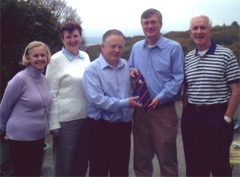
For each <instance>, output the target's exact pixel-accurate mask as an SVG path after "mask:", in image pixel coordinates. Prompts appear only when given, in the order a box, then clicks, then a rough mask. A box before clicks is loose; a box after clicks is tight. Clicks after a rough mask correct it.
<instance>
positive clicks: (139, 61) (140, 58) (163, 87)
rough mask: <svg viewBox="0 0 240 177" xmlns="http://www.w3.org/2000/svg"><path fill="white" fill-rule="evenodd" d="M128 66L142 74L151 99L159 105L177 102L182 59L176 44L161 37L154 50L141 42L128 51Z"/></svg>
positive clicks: (180, 83)
mask: <svg viewBox="0 0 240 177" xmlns="http://www.w3.org/2000/svg"><path fill="white" fill-rule="evenodd" d="M129 65H130V68H131V69H132V68H137V69H138V70H139V71H140V72H141V73H142V75H143V77H144V78H145V81H146V83H147V87H148V89H149V92H150V95H151V98H155V97H157V98H158V99H159V100H160V104H163V103H166V102H172V101H176V100H178V99H180V97H181V86H182V82H183V79H184V55H183V51H182V47H181V45H180V44H179V43H177V42H175V41H172V40H169V39H167V38H165V37H163V36H162V35H161V37H160V39H159V40H158V42H157V43H156V45H155V46H148V45H147V42H146V40H141V41H139V42H137V43H136V44H134V46H133V48H132V52H131V55H130V58H129Z"/></svg>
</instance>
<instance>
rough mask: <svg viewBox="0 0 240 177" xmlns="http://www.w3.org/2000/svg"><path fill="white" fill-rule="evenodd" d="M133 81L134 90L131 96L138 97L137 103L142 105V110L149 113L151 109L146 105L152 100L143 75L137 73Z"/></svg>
mask: <svg viewBox="0 0 240 177" xmlns="http://www.w3.org/2000/svg"><path fill="white" fill-rule="evenodd" d="M134 80H135V89H134V91H133V95H134V96H139V102H140V103H142V105H143V109H144V110H145V111H147V112H150V111H151V110H152V107H148V105H149V104H150V103H151V102H152V99H151V97H150V94H149V90H148V88H147V84H146V82H145V80H144V77H143V75H142V74H141V73H139V75H137V76H135V78H134Z"/></svg>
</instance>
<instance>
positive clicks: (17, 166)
mask: <svg viewBox="0 0 240 177" xmlns="http://www.w3.org/2000/svg"><path fill="white" fill-rule="evenodd" d="M9 149H10V154H11V158H12V163H13V169H14V176H25V177H26V176H29V177H30V176H31V177H32V176H34V177H37V176H41V167H42V161H43V149H44V139H41V140H36V141H15V140H9Z"/></svg>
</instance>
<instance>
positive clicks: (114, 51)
mask: <svg viewBox="0 0 240 177" xmlns="http://www.w3.org/2000/svg"><path fill="white" fill-rule="evenodd" d="M124 44H125V40H124V38H123V36H121V35H118V34H112V35H110V36H109V37H108V38H107V39H106V40H105V42H104V43H103V44H102V45H101V51H102V55H103V57H104V58H105V59H106V61H107V62H108V63H109V64H110V65H111V66H113V67H116V66H117V64H118V60H119V58H120V57H121V55H122V53H123V48H124Z"/></svg>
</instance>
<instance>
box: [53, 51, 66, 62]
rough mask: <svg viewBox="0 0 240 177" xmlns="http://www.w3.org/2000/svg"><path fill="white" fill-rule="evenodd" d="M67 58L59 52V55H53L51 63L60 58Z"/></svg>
mask: <svg viewBox="0 0 240 177" xmlns="http://www.w3.org/2000/svg"><path fill="white" fill-rule="evenodd" d="M62 57H65V56H64V55H63V53H62V51H58V52H57V53H55V54H53V55H52V57H51V61H52V60H53V61H54V60H57V59H59V58H62Z"/></svg>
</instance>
